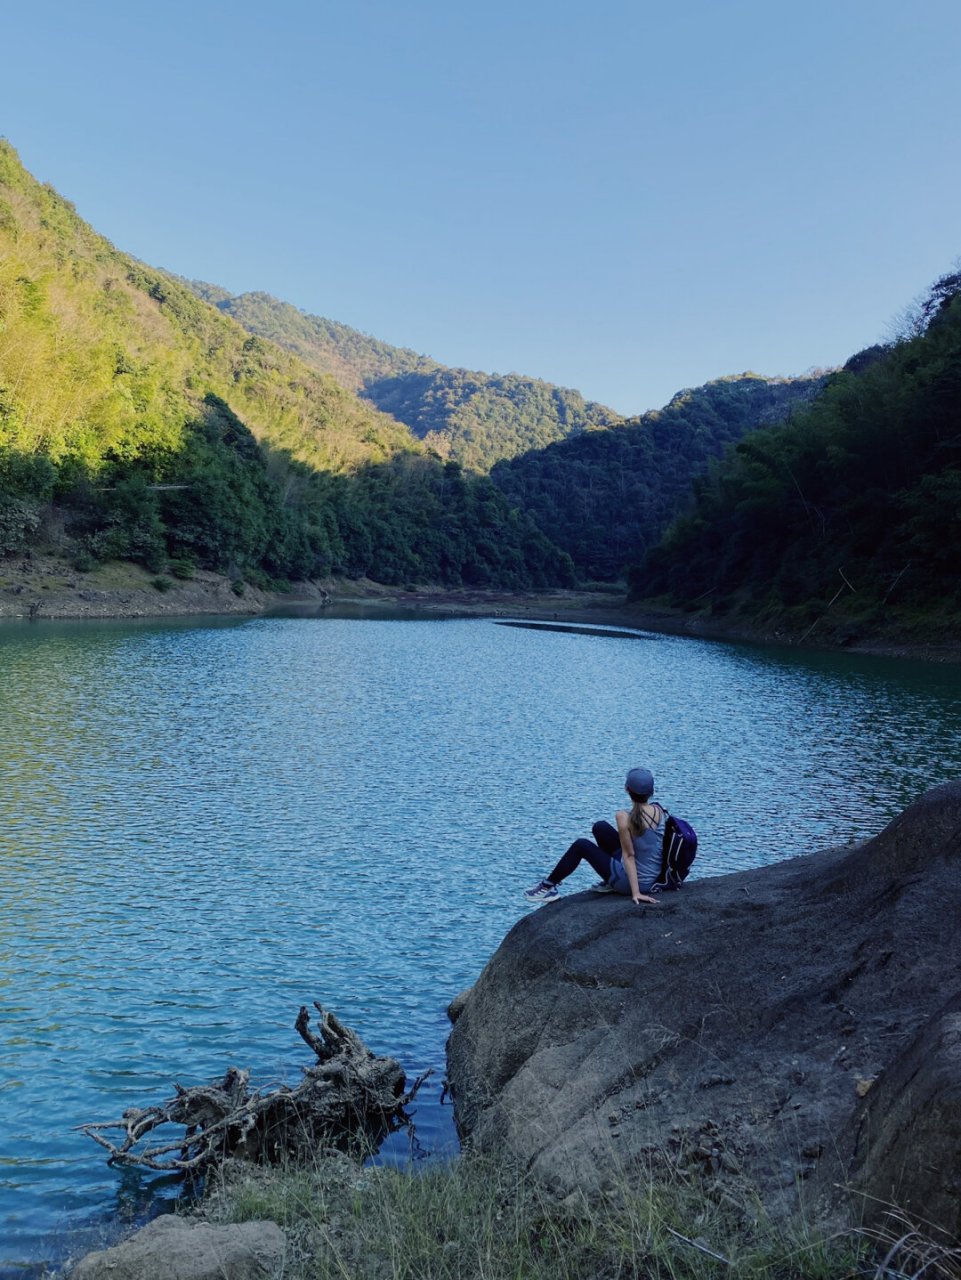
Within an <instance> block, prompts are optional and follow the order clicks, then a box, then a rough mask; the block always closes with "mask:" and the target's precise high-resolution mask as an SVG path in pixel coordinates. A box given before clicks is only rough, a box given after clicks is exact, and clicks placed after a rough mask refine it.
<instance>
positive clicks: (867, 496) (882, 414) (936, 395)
mask: <svg viewBox="0 0 961 1280" xmlns="http://www.w3.org/2000/svg"><path fill="white" fill-rule="evenodd" d="M696 494H697V500H696V504H695V506H694V507H693V509H692V510H691V511H690V512H689V513H688V514H687V515H685V516H684V517H683V518H682V519H681V520H679V521H678V523H677V524H676V525H675V526H674V527H673V528H672V529H671V530H670V532H669V534H668V535H667V537H666V538H665V541H664V543H663V545H662V546H661V547H660V548H658V549H657V550H656V551H654V552H653V553H652V554H651V556H650V557H649V560H648V562H647V564H646V565H645V566H642V567H641V568H639V569H638V571H637V572H636V573H635V575H634V592H635V594H636V595H639V596H641V595H643V596H647V595H653V594H656V593H658V592H664V593H669V595H670V597H671V599H672V600H673V601H675V602H676V603H678V604H682V605H695V604H696V605H697V607H699V608H705V607H709V608H710V609H711V610H712V611H713V612H715V613H723V614H731V613H735V614H738V615H741V616H744V617H747V618H751V619H765V618H766V619H768V620H777V619H786V620H788V621H791V620H792V619H793V621H794V622H795V623H797V624H798V626H802V627H803V626H806V625H810V624H813V623H814V622H815V621H816V620H818V619H821V618H825V617H827V616H828V615H830V618H831V620H832V621H835V620H839V619H847V620H848V621H849V622H850V624H851V625H852V626H853V628H854V629H855V631H856V629H857V627H858V625H866V626H868V627H876V626H877V625H878V624H879V623H880V624H883V623H884V622H885V620H890V618H891V615H892V612H897V613H899V614H900V615H901V616H902V618H904V619H908V618H909V617H910V615H911V614H912V612H913V613H916V614H917V615H919V616H926V617H928V618H931V617H932V616H935V615H937V614H939V613H941V614H943V615H950V613H951V611H952V610H953V611H956V610H957V609H958V606H959V605H961V572H959V570H961V556H959V551H958V548H959V547H961V273H955V274H952V275H948V276H944V277H943V278H942V279H941V280H939V281H938V282H937V283H936V284H935V285H934V287H933V288H932V289H931V291H930V293H929V294H928V295H927V297H926V299H925V301H924V303H923V305H922V306H921V308H920V310H919V313H918V317H917V321H916V323H915V325H914V329H913V332H912V333H910V334H909V335H908V336H906V337H904V338H903V339H902V340H900V341H898V342H896V343H894V344H893V345H891V346H889V347H874V348H871V349H869V350H868V351H865V352H862V353H861V354H860V355H858V356H856V357H854V358H853V359H852V360H851V361H849V362H848V364H847V365H846V366H845V368H844V369H843V370H842V371H840V372H838V373H836V374H834V375H833V376H832V377H831V378H830V379H829V383H828V386H827V387H826V389H825V391H824V393H823V395H822V396H821V397H820V398H819V399H818V400H817V401H816V402H815V403H814V404H812V405H811V406H810V407H809V408H808V409H806V410H805V411H804V412H802V413H798V414H795V415H794V417H793V418H792V419H791V421H790V422H789V423H787V424H785V425H783V426H780V427H772V428H769V429H766V430H763V431H758V432H755V433H753V434H752V435H751V436H750V437H749V438H748V439H746V440H744V441H742V442H741V443H740V444H739V445H738V446H737V447H736V449H735V450H734V451H733V453H732V454H731V456H730V457H728V458H727V459H726V460H725V461H724V462H723V463H721V464H720V465H718V466H717V467H716V468H715V469H714V470H713V471H712V472H711V473H710V474H709V475H708V476H706V477H704V478H703V479H701V480H700V481H699V482H698V484H697V485H696ZM809 620H810V623H809Z"/></svg>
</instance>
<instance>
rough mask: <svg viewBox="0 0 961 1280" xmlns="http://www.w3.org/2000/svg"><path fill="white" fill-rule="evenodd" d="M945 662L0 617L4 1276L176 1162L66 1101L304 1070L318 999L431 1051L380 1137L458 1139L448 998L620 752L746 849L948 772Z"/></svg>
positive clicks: (950, 737) (396, 623)
mask: <svg viewBox="0 0 961 1280" xmlns="http://www.w3.org/2000/svg"><path fill="white" fill-rule="evenodd" d="M959 690H961V672H959V669H958V668H957V667H953V666H936V665H925V664H920V663H908V662H898V661H894V660H886V659H880V658H865V657H861V658H859V657H857V656H855V655H849V654H838V655H831V654H818V653H811V652H808V653H800V652H797V651H794V650H781V649H768V648H761V647H754V646H747V645H739V646H733V645H723V644H719V643H711V642H707V641H697V640H691V639H682V638H675V637H668V636H659V635H652V634H647V633H636V632H635V633H631V632H626V631H622V632H620V633H619V634H613V635H610V634H608V635H598V634H589V633H586V634H578V633H572V632H570V631H557V630H552V629H544V628H532V627H526V626H525V627H514V626H505V625H500V623H499V622H497V621H494V620H488V619H475V618H470V619H457V618H453V619H436V618H431V619H428V618H423V617H417V616H416V615H408V616H407V617H404V618H400V617H394V616H389V615H378V616H331V615H324V616H320V617H265V618H257V619H254V620H243V621H237V620H217V619H214V620H202V621H191V622H183V623H173V624H171V623H169V622H166V623H154V622H140V623H131V622H106V623H91V622H86V623H72V624H70V623H55V622H43V623H38V624H27V623H23V624H19V623H10V624H6V625H3V626H0V759H2V761H3V787H2V791H0V804H2V815H0V817H2V821H0V1275H4V1276H5V1275H7V1274H9V1275H14V1274H16V1275H23V1274H24V1271H23V1270H22V1269H21V1266H22V1264H24V1263H39V1262H41V1261H43V1260H53V1261H56V1260H57V1259H58V1258H59V1257H61V1256H62V1254H63V1252H64V1251H65V1250H75V1249H77V1248H78V1247H79V1246H80V1245H82V1244H83V1242H84V1241H86V1240H88V1239H89V1240H91V1241H95V1240H98V1239H99V1238H100V1233H101V1232H102V1230H103V1227H102V1224H103V1223H104V1222H107V1221H109V1220H111V1219H112V1217H113V1215H115V1214H116V1213H117V1212H118V1210H119V1211H121V1212H133V1213H137V1212H144V1211H146V1210H147V1206H148V1205H149V1204H150V1203H151V1202H152V1201H153V1200H155V1199H156V1197H157V1195H167V1196H170V1195H172V1194H173V1188H172V1187H171V1186H170V1185H169V1184H160V1185H159V1186H158V1184H157V1182H156V1180H155V1179H154V1180H152V1179H150V1178H148V1177H146V1176H141V1175H139V1174H135V1173H130V1172H127V1173H122V1172H120V1171H117V1170H114V1169H111V1168H109V1167H108V1166H107V1165H106V1163H105V1160H104V1159H103V1153H102V1152H101V1151H100V1150H99V1149H98V1148H97V1147H95V1146H94V1144H93V1143H92V1142H90V1140H89V1139H87V1138H85V1137H83V1136H82V1135H80V1134H78V1133H76V1132H74V1129H73V1127H74V1126H76V1125H79V1124H81V1123H83V1122H84V1121H91V1120H107V1119H114V1118H116V1117H118V1116H119V1115H120V1113H121V1112H122V1111H123V1110H124V1109H125V1108H126V1107H128V1106H132V1105H134V1106H146V1105H149V1104H151V1103H155V1102H159V1101H161V1100H162V1099H164V1098H166V1097H168V1096H169V1095H170V1093H171V1091H172V1090H171V1086H172V1082H173V1081H175V1080H176V1081H180V1082H182V1083H185V1084H191V1083H199V1082H201V1081H204V1080H206V1079H209V1078H213V1077H215V1076H220V1075H222V1074H223V1071H224V1070H225V1068H226V1067H227V1066H228V1065H230V1064H234V1065H237V1066H240V1067H249V1068H250V1069H251V1072H252V1077H253V1080H254V1081H255V1083H258V1084H261V1085H265V1084H269V1083H271V1082H279V1081H282V1080H292V1079H295V1078H296V1077H297V1075H298V1074H299V1068H300V1066H301V1065H306V1062H307V1058H308V1054H307V1050H306V1048H305V1047H304V1046H303V1045H302V1044H301V1042H300V1040H299V1039H298V1037H297V1035H296V1033H295V1031H294V1029H293V1023H294V1019H295V1017H296V1015H297V1011H298V1009H299V1007H300V1006H301V1005H302V1004H305V1003H306V1004H309V1003H310V1002H311V1001H313V1000H319V1001H321V1002H322V1003H323V1004H324V1005H326V1006H327V1007H330V1008H332V1009H333V1010H334V1011H335V1012H336V1013H337V1014H338V1015H339V1016H340V1017H341V1018H342V1020H344V1021H345V1022H347V1023H348V1025H350V1026H352V1027H353V1028H354V1029H355V1030H356V1031H358V1032H359V1033H360V1034H361V1035H362V1036H363V1037H364V1038H365V1040H366V1041H367V1043H368V1044H369V1045H370V1047H371V1048H372V1049H374V1050H376V1051H380V1052H385V1053H390V1054H392V1055H394V1056H396V1057H398V1058H399V1059H400V1060H401V1062H402V1063H403V1064H404V1066H405V1068H406V1069H407V1071H408V1075H409V1076H411V1077H412V1076H414V1075H416V1074H417V1073H419V1072H421V1071H423V1070H424V1069H425V1068H427V1067H434V1068H435V1071H436V1074H435V1077H434V1078H433V1079H432V1080H430V1081H428V1083H427V1084H426V1085H425V1086H424V1089H423V1090H422V1093H421V1095H420V1098H419V1100H418V1105H417V1108H416V1113H415V1116H414V1120H415V1126H416V1128H415V1132H414V1133H413V1134H407V1133H402V1134H398V1135H395V1136H394V1137H393V1138H392V1139H391V1141H390V1142H389V1144H388V1146H387V1148H386V1149H385V1151H384V1152H383V1154H382V1158H384V1159H387V1160H393V1161H398V1162H400V1161H405V1160H408V1159H411V1158H413V1159H419V1158H427V1157H430V1156H435V1157H436V1156H441V1157H442V1156H444V1155H445V1154H450V1153H452V1152H454V1151H456V1139H455V1137H454V1134H453V1128H452V1123H451V1113H450V1109H449V1107H448V1106H446V1105H443V1104H442V1103H441V1080H442V1077H443V1064H444V1040H445V1038H446V1034H447V1029H448V1028H447V1020H446V1016H445V1008H446V1005H447V1003H448V1002H449V1001H450V999H451V998H452V997H453V996H454V995H455V994H456V993H457V992H459V991H460V990H461V989H462V988H464V987H466V986H468V985H469V984H470V983H471V982H472V981H473V980H474V979H475V978H476V977H477V975H478V973H479V972H480V970H481V968H482V967H483V965H484V963H485V962H486V960H487V959H488V957H489V956H490V954H491V953H492V951H493V950H494V949H495V948H496V946H497V944H498V942H499V941H500V939H501V938H502V937H503V935H504V933H505V932H506V931H507V929H508V928H509V927H510V926H511V925H512V924H513V923H514V921H515V920H517V919H518V917H519V916H521V915H522V914H524V912H525V911H526V910H527V908H526V906H525V904H524V903H523V901H522V900H521V896H520V895H521V891H522V890H523V889H524V888H526V887H527V886H529V885H530V884H532V883H534V882H535V881H536V880H538V879H539V878H540V877H541V875H543V874H544V872H545V871H546V870H548V869H549V867H550V865H551V864H552V863H553V861H554V860H555V859H556V857H557V855H558V854H559V853H560V852H562V851H563V849H564V848H566V846H567V845H568V844H569V843H570V841H571V840H573V839H574V838H575V837H576V836H579V835H584V834H589V831H590V825H591V823H592V821H594V820H595V819H597V818H599V817H610V816H611V815H612V813H613V811H614V809H615V808H616V807H618V806H619V805H620V803H621V800H622V797H623V791H622V786H623V778H624V774H625V772H626V770H627V768H628V767H629V766H631V765H634V764H645V765H648V766H649V767H650V768H651V769H653V771H654V775H655V778H656V780H657V798H658V799H660V800H661V801H662V802H663V803H664V804H666V805H667V807H669V808H673V809H674V810H675V811H676V812H677V813H679V814H680V815H682V816H684V817H686V818H688V819H689V820H690V821H691V822H692V823H693V824H694V826H695V827H696V828H697V830H698V833H699V836H700V841H701V845H700V853H699V856H698V861H697V863H696V865H695V876H697V877H700V878H703V877H706V876H713V875H718V874H722V873H724V872H726V871H729V870H735V869H738V870H739V869H744V868H750V867H752V866H757V865H759V864H762V863H765V862H769V861H772V860H775V859H779V858H783V857H791V856H795V855H797V854H802V853H808V852H810V851H812V850H815V849H818V848H822V847H825V846H828V845H832V844H842V843H845V842H848V841H851V840H858V839H862V838H864V837H867V836H870V835H873V834H875V833H876V832H877V831H879V830H880V829H881V827H882V826H884V824H885V823H886V822H887V821H888V820H889V819H890V818H891V817H893V816H894V815H895V814H896V813H897V812H898V811H899V810H900V809H902V808H903V807H904V806H905V805H907V804H908V803H910V802H911V801H912V800H913V799H915V798H917V797H918V796H919V795H920V794H921V793H922V792H923V791H925V790H926V789H927V788H929V787H931V786H933V785H935V784H936V783H940V782H944V781H947V780H948V779H950V778H957V777H958V776H959V775H961V699H959V696H958V695H959ZM592 879H593V877H592V876H591V875H590V873H589V871H587V870H584V871H581V872H579V873H578V874H577V875H576V876H575V877H574V879H573V880H572V881H570V882H569V886H570V887H569V889H568V892H576V891H577V890H578V889H586V888H587V887H588V885H589V884H590V883H591V881H592ZM542 909H544V910H551V909H552V908H550V907H546V908H542ZM611 909H612V910H618V909H631V910H632V909H633V908H632V907H631V906H630V904H629V903H627V902H616V903H615V902H612V904H611Z"/></svg>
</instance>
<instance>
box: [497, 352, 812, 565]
mask: <svg viewBox="0 0 961 1280" xmlns="http://www.w3.org/2000/svg"><path fill="white" fill-rule="evenodd" d="M823 382H824V378H823V377H810V378H794V379H783V378H777V379H770V378H761V377H758V376H757V375H755V374H744V375H742V376H741V377H732V378H721V379H718V380H717V381H715V382H709V383H707V384H706V385H705V386H703V387H698V388H696V389H694V390H686V391H679V392H678V393H677V395H675V396H674V398H673V399H672V400H671V401H670V403H669V404H668V405H666V406H665V407H664V408H663V409H660V410H656V411H653V412H650V413H645V414H643V415H642V416H641V417H638V418H632V419H629V420H628V421H626V422H624V423H622V424H620V425H619V426H615V427H612V428H611V429H609V430H607V431H591V432H587V433H584V434H582V435H579V436H576V437H573V438H572V439H569V440H563V441H560V442H559V443H557V444H552V445H550V446H548V447H547V448H546V449H541V450H537V451H535V452H531V453H526V454H524V455H522V456H521V457H518V458H513V459H511V460H509V461H504V462H500V463H498V464H497V465H496V466H495V467H494V469H493V470H492V472H491V478H492V479H493V480H494V482H495V483H496V484H497V486H498V487H499V488H500V489H502V490H503V492H504V493H505V494H506V495H507V497H508V498H509V499H510V501H511V503H512V504H514V505H517V506H523V508H524V510H525V511H527V512H529V513H530V515H531V516H532V517H533V518H534V520H535V521H536V522H537V524H538V526H539V527H540V529H541V530H542V531H543V532H545V534H547V536H549V537H550V538H551V540H552V541H553V542H555V543H556V544H557V545H558V546H559V547H562V548H563V549H564V550H565V551H566V552H568V554H569V555H570V556H571V557H572V559H573V561H574V565H575V569H576V572H577V574H578V577H579V578H580V579H581V580H590V579H597V580H605V579H606V580H610V579H616V578H619V577H621V576H622V575H623V573H624V571H625V568H626V566H627V564H628V563H629V562H633V561H636V560H638V559H639V558H640V557H642V556H643V555H644V554H645V553H646V552H647V551H648V550H649V549H650V548H652V547H653V546H655V545H656V543H657V542H658V540H659V539H660V537H661V535H662V533H663V532H664V530H665V529H666V528H667V526H668V525H669V524H670V523H671V521H672V520H673V519H674V518H675V516H676V515H677V514H678V512H679V511H680V510H682V509H683V508H684V507H685V506H686V504H687V503H688V502H689V501H690V499H691V492H692V486H693V483H694V480H695V477H697V476H698V475H701V474H703V473H704V472H705V471H706V470H707V468H708V466H709V465H710V463H711V461H712V460H713V459H715V458H717V457H719V456H720V455H721V454H722V453H723V452H724V450H725V449H726V448H727V447H728V446H729V445H730V444H732V443H733V442H735V441H737V440H740V439H741V438H742V436H744V435H745V434H746V433H748V432H750V431H753V430H755V429H756V428H757V427H758V426H760V425H761V424H764V423H770V422H774V421H779V420H781V419H783V418H785V417H786V416H787V415H788V414H789V413H791V412H792V410H793V409H794V408H795V407H796V406H797V405H799V404H803V403H804V402H805V401H808V400H810V399H811V398H813V397H814V396H816V395H817V394H818V392H819V390H820V389H821V387H822V385H823Z"/></svg>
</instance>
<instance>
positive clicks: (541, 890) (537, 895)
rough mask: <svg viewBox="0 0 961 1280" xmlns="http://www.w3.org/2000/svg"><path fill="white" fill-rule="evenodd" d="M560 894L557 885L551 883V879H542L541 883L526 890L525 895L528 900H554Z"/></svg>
mask: <svg viewBox="0 0 961 1280" xmlns="http://www.w3.org/2000/svg"><path fill="white" fill-rule="evenodd" d="M560 896H561V895H560V894H559V893H558V892H557V885H556V884H551V882H550V880H542V881H541V882H540V884H535V885H534V888H533V889H525V890H524V897H525V898H526V899H527V901H528V902H553V901H554V899H555V898H559V897H560Z"/></svg>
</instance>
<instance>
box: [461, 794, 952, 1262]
mask: <svg viewBox="0 0 961 1280" xmlns="http://www.w3.org/2000/svg"><path fill="white" fill-rule="evenodd" d="M839 835H843V833H842V832H839ZM959 933H961V782H956V783H950V784H947V785H944V786H941V787H938V788H936V789H934V790H933V791H930V792H928V793H927V794H926V795H925V796H924V797H923V798H922V799H920V800H919V801H918V802H917V803H916V804H914V805H912V806H911V807H910V808H909V809H907V810H906V811H905V812H904V813H903V814H901V815H900V816H899V817H898V818H896V819H895V820H894V821H893V822H892V823H890V825H889V826H888V827H886V828H885V830H884V831H882V832H881V834H880V835H879V836H877V837H876V838H875V839H873V840H871V841H869V842H867V843H865V844H863V845H860V846H847V847H839V848H835V849H832V850H828V851H826V852H822V853H817V854H813V855H810V856H807V857H803V858H797V859H792V860H790V861H786V862H782V863H779V864H776V865H773V866H769V867H766V868H764V869H762V870H758V871H751V872H742V873H736V874H733V875H728V876H723V877H717V878H712V879H705V880H697V881H695V882H693V883H690V882H689V883H688V885H687V886H686V887H685V888H684V889H683V890H682V891H681V892H680V893H678V894H673V895H669V896H666V897H665V899H664V900H663V902H662V903H661V904H660V905H658V906H656V907H640V908H639V907H635V906H634V905H633V904H632V903H631V902H630V901H629V900H627V899H625V898H620V897H615V896H613V895H610V896H595V895H593V894H591V893H580V894H576V895H573V896H569V897H566V898H563V899H561V900H560V901H559V902H555V903H548V904H546V905H545V906H544V907H542V908H540V909H539V910H538V911H536V912H534V913H533V914H531V915H529V916H527V917H525V918H524V919H522V920H520V921H519V922H518V923H517V924H516V925H515V926H514V928H513V929H512V930H511V932H510V933H509V934H508V935H507V937H506V938H505V939H504V941H503V943H502V944H501V946H500V947H499V948H498V950H497V952H496V953H495V955H494V956H493V958H492V959H491V961H490V963H489V964H488V965H487V967H486V968H485V969H484V971H483V973H482V974H481V977H480V978H479V980H478V982H477V983H476V985H475V986H474V987H473V988H472V989H471V991H470V992H469V993H468V994H467V995H466V997H465V998H464V999H461V1000H458V1001H457V1002H455V1005H454V1006H452V1017H453V1018H454V1019H455V1024H454V1028H453V1031H452V1033H451V1036H450V1040H449V1043H448V1070H449V1078H450V1082H451V1086H452V1090H453V1096H454V1102H455V1114H456V1118H457V1122H458V1126H459V1128H460V1130H461V1133H462V1135H463V1136H464V1137H465V1138H466V1139H467V1140H468V1141H469V1142H470V1144H471V1145H472V1146H474V1147H475V1148H477V1149H479V1150H482V1151H491V1152H499V1153H502V1154H508V1155H510V1156H511V1157H513V1158H514V1159H516V1160H518V1161H520V1162H521V1164H522V1165H524V1166H525V1167H527V1168H530V1169H531V1170H532V1171H533V1172H534V1173H535V1174H536V1175H537V1177H538V1178H539V1179H541V1180H542V1181H543V1182H545V1183H546V1184H547V1185H548V1186H550V1187H551V1188H552V1189H553V1190H554V1191H555V1192H556V1193H557V1194H558V1195H559V1196H562V1197H565V1196H571V1195H574V1194H576V1193H579V1192H586V1193H587V1194H588V1195H589V1194H590V1192H591V1189H592V1188H598V1187H601V1186H610V1185H616V1184H617V1183H618V1181H619V1180H621V1179H623V1178H625V1177H626V1178H627V1179H628V1180H629V1181H634V1180H636V1179H637V1178H641V1177H647V1175H648V1172H649V1170H652V1169H653V1170H654V1171H655V1172H656V1171H657V1170H659V1169H660V1170H664V1169H667V1168H670V1169H673V1170H676V1171H677V1172H678V1173H679V1174H680V1176H681V1177H683V1178H693V1179H698V1180H701V1181H703V1184H704V1186H705V1188H706V1190H707V1191H708V1193H709V1194H712V1195H714V1196H716V1197H720V1198H725V1199H726V1200H728V1201H730V1202H731V1203H732V1204H733V1205H737V1206H739V1207H740V1208H742V1209H743V1210H745V1211H749V1212H756V1210H757V1203H758V1197H759V1198H760V1202H761V1204H762V1205H763V1208H764V1210H765V1211H767V1212H769V1213H774V1214H780V1215H784V1214H789V1213H791V1212H793V1211H795V1210H797V1209H799V1208H800V1209H804V1210H805V1211H806V1212H807V1213H809V1214H811V1215H813V1216H814V1217H815V1218H816V1219H817V1220H818V1221H819V1222H821V1223H822V1224H827V1223H831V1222H839V1223H849V1222H852V1221H855V1222H862V1221H863V1222H868V1223H870V1222H872V1221H876V1220H878V1218H879V1217H880V1216H881V1215H882V1214H883V1213H885V1212H886V1211H887V1209H888V1208H889V1207H890V1206H891V1205H896V1206H898V1207H899V1208H901V1209H902V1210H904V1211H905V1212H906V1213H907V1214H909V1215H910V1216H911V1217H912V1218H914V1219H924V1220H925V1221H926V1222H928V1223H931V1224H934V1225H935V1226H936V1227H937V1228H939V1229H941V1230H943V1231H945V1232H947V1233H949V1234H950V1235H951V1236H953V1237H958V1236H959V1235H961V943H959ZM752 1205H753V1206H754V1207H753V1209H752V1208H751V1206H752Z"/></svg>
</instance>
